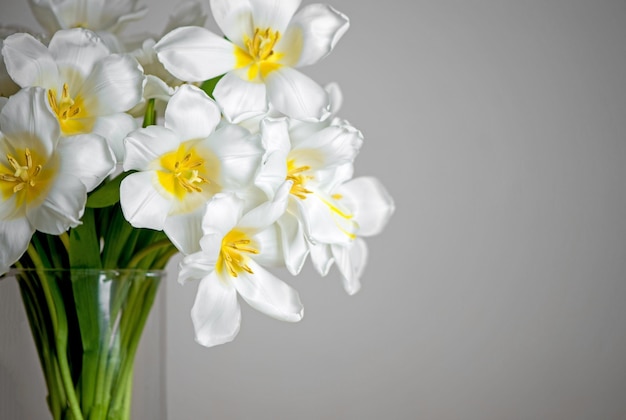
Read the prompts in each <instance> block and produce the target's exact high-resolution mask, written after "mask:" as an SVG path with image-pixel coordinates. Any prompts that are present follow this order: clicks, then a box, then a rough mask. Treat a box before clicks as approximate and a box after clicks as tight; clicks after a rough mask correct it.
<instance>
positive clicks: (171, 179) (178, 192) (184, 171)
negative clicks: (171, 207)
mask: <svg viewBox="0 0 626 420" xmlns="http://www.w3.org/2000/svg"><path fill="white" fill-rule="evenodd" d="M183 153H184V155H183ZM181 155H183V157H182V159H181V158H180V156H181ZM161 166H162V167H163V168H164V170H161V171H159V172H158V176H159V180H160V182H161V185H163V186H164V187H165V189H166V190H167V191H169V192H170V193H172V194H174V195H175V196H176V197H178V198H179V199H182V198H183V197H184V196H185V195H186V194H187V193H192V192H202V185H203V184H207V185H208V184H210V181H209V180H208V179H207V178H205V177H204V176H202V175H200V171H201V170H202V171H204V170H205V169H206V168H205V161H204V159H202V158H201V157H199V156H197V155H195V153H193V152H187V153H185V147H184V146H182V145H181V147H180V148H179V149H178V150H177V151H175V152H171V153H168V154H166V155H164V156H163V157H162V158H161Z"/></svg>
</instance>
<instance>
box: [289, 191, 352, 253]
mask: <svg viewBox="0 0 626 420" xmlns="http://www.w3.org/2000/svg"><path fill="white" fill-rule="evenodd" d="M297 203H298V204H299V206H300V211H301V212H302V214H303V222H304V223H305V227H306V229H307V235H308V238H309V240H310V241H311V242H314V243H317V242H321V243H325V244H337V243H339V244H346V243H349V242H350V241H352V240H353V239H354V238H355V237H356V231H357V230H358V225H357V224H356V223H355V222H354V218H353V215H352V214H351V213H350V212H349V210H348V209H346V208H345V206H343V205H342V204H341V203H339V202H338V201H337V200H335V199H334V198H333V197H331V196H329V195H327V194H324V193H323V192H320V191H316V192H315V193H314V194H309V195H308V196H307V198H306V199H304V200H298V201H297Z"/></svg>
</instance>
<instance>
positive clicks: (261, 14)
mask: <svg viewBox="0 0 626 420" xmlns="http://www.w3.org/2000/svg"><path fill="white" fill-rule="evenodd" d="M300 3H301V0H250V4H251V5H252V16H253V19H254V25H255V27H257V28H262V29H264V28H272V29H273V30H274V31H278V32H280V33H281V34H282V33H284V32H285V29H287V25H288V24H289V21H290V20H291V18H292V17H293V14H294V13H295V12H296V10H297V9H298V7H300Z"/></svg>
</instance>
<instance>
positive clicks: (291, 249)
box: [278, 212, 309, 275]
mask: <svg viewBox="0 0 626 420" xmlns="http://www.w3.org/2000/svg"><path fill="white" fill-rule="evenodd" d="M278 225H279V226H280V233H281V242H282V249H283V257H284V259H285V265H286V266H287V269H288V270H289V272H290V273H291V274H293V275H296V274H298V273H299V272H300V270H302V267H303V266H304V262H305V261H306V257H307V255H309V247H308V244H307V241H306V238H305V234H304V229H303V226H302V224H301V223H300V222H299V221H298V219H297V218H296V217H294V216H293V215H292V214H290V213H289V212H287V213H285V214H284V215H283V216H282V217H281V218H280V219H278Z"/></svg>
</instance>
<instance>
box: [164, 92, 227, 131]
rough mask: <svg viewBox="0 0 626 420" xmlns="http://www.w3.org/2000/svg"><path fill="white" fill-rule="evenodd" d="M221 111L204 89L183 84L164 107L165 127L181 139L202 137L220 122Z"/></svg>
mask: <svg viewBox="0 0 626 420" xmlns="http://www.w3.org/2000/svg"><path fill="white" fill-rule="evenodd" d="M220 118H221V113H220V110H219V108H218V107H217V105H216V104H215V102H213V100H212V99H211V98H209V96H208V95H207V94H206V93H204V91H202V90H200V89H199V88H197V87H195V86H193V85H183V86H181V87H180V88H179V89H178V90H177V91H176V93H175V94H174V95H173V96H172V98H171V99H170V101H169V102H168V104H167V108H166V109H165V124H164V125H165V127H166V128H169V129H170V130H172V131H174V132H175V133H176V134H178V137H179V138H180V139H181V141H187V140H195V139H204V138H206V137H208V136H209V135H210V134H211V133H212V132H213V131H214V130H215V127H217V124H218V123H219V122H220Z"/></svg>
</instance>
